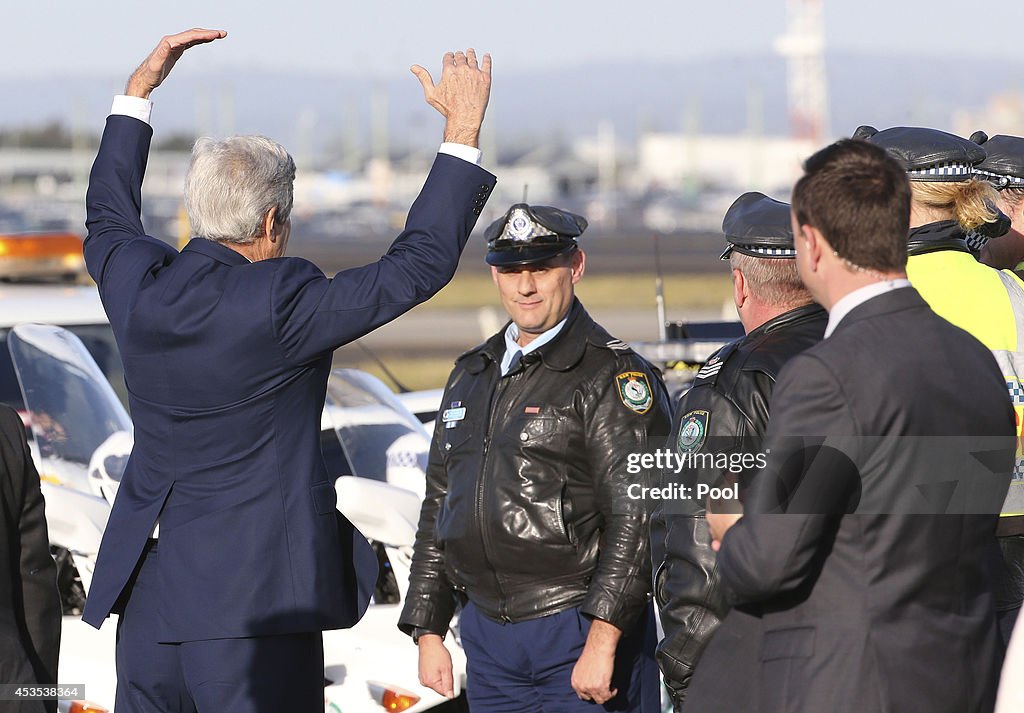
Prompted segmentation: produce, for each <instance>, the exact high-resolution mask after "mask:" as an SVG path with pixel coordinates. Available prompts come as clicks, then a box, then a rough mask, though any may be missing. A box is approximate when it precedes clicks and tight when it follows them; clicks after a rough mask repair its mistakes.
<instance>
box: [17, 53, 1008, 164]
mask: <svg viewBox="0 0 1024 713" xmlns="http://www.w3.org/2000/svg"><path fill="white" fill-rule="evenodd" d="M959 54H960V55H963V54H964V53H959ZM826 61H827V66H828V74H829V90H830V100H831V125H832V129H833V134H834V135H836V136H839V135H843V134H847V135H848V134H849V133H850V132H851V131H852V130H853V129H854V128H855V127H856V126H858V125H859V124H863V123H871V124H875V125H876V126H878V127H880V128H881V127H885V126H889V125H893V124H900V123H911V124H928V125H934V126H937V127H940V128H950V123H951V121H950V117H951V114H952V113H953V112H954V111H955V110H957V109H961V108H967V109H972V110H975V111H977V110H981V109H982V108H983V107H984V105H985V103H986V101H987V99H988V98H989V97H990V96H991V95H993V94H995V93H997V92H1000V91H1006V90H1008V89H1019V88H1021V87H1024V60H1021V61H1019V62H1016V63H1008V62H1006V61H1000V62H996V63H993V62H990V61H988V60H986V59H985V57H984V54H983V53H981V52H979V53H976V55H975V56H954V57H952V58H950V59H948V60H936V59H929V58H925V59H919V58H908V57H879V56H865V55H860V54H853V53H847V52H835V53H832V54H830V55H829V56H828V57H827V60H826ZM123 81H124V78H123V77H121V78H117V77H88V78H73V79H53V80H49V81H41V80H38V79H33V80H18V79H3V80H0V96H3V97H4V99H5V101H4V104H5V106H4V113H3V117H2V119H0V126H5V127H12V126H23V125H25V124H28V123H33V122H42V121H45V120H48V119H54V118H56V119H61V120H63V121H64V122H65V123H67V124H69V125H71V126H73V127H78V128H81V129H84V130H88V131H91V132H97V131H99V129H100V127H101V126H102V117H103V116H104V115H105V113H106V111H107V108H108V106H109V100H110V96H111V95H112V94H113V93H115V92H116V91H118V90H119V89H120V87H121V85H122V83H123ZM375 87H376V88H377V91H379V92H381V93H383V94H385V95H386V96H387V97H388V112H387V115H388V124H389V127H390V142H391V146H392V147H393V148H399V149H400V148H404V147H406V146H414V147H429V146H432V145H433V143H434V141H435V140H436V139H437V135H438V133H439V131H440V120H439V118H437V117H436V116H435V115H434V114H433V112H432V110H430V109H429V108H427V107H426V106H425V105H423V104H422V96H421V93H420V90H419V87H418V85H417V83H416V80H415V78H414V77H412V75H405V74H404V73H403V74H396V75H395V77H394V78H392V79H389V80H386V81H381V82H375V83H374V82H369V81H366V80H361V79H355V78H352V77H344V76H330V75H325V74H317V75H313V74H297V73H282V72H275V71H265V70H260V69H257V68H240V69H239V70H238V71H235V72H232V73H230V74H229V73H225V72H221V73H217V74H202V73H201V72H200V71H199V70H194V69H193V70H191V71H184V72H181V73H180V75H177V76H175V77H174V78H173V80H172V81H170V82H169V83H168V85H167V86H166V87H164V88H161V89H160V90H158V93H157V94H156V95H155V99H156V100H157V107H156V112H155V115H154V122H155V124H156V125H157V127H158V129H159V131H160V132H161V133H162V134H164V135H166V134H169V133H171V132H176V131H190V132H191V131H199V132H203V133H213V134H223V133H226V132H228V131H232V132H237V133H250V132H252V133H257V132H258V133H265V134H267V135H270V136H274V137H275V138H278V139H279V140H281V141H282V142H283V143H285V144H286V145H288V146H289V148H291V149H292V150H293V152H297V153H301V152H306V153H310V152H316V153H318V154H319V153H320V152H323V151H329V152H331V153H332V154H333V153H341V152H343V151H345V150H350V149H349V148H348V147H351V146H353V145H355V144H358V146H359V147H360V149H361V150H362V151H363V153H364V154H365V153H368V152H369V150H370V146H371V144H372V140H371V138H370V133H369V123H370V118H369V117H370V104H371V101H370V96H371V93H372V92H373V90H374V88H375ZM758 96H759V97H760V104H761V107H762V111H761V115H762V121H763V127H762V130H763V132H764V133H769V134H783V133H786V132H787V117H786V108H785V106H786V104H785V102H786V97H785V65H784V62H783V60H782V59H780V58H779V57H776V56H772V55H766V56H745V57H734V58H708V59H703V60H698V61H690V62H678V63H646V64H644V63H630V64H608V65H596V66H591V67H582V66H581V67H575V68H555V69H552V70H550V71H546V72H543V73H533V74H508V75H505V74H502V73H500V72H499V73H498V74H497V75H496V77H495V94H494V96H493V98H492V104H491V109H490V114H491V116H490V119H491V121H490V123H491V128H492V130H493V132H494V134H495V135H496V140H497V145H498V146H499V148H506V147H509V148H510V147H512V146H522V145H525V144H533V143H537V142H543V141H551V140H555V141H558V140H565V139H569V138H571V137H574V136H578V135H581V134H592V133H593V132H594V131H595V130H596V128H597V126H598V124H599V123H600V122H601V121H602V120H605V119H607V120H610V121H611V122H612V123H613V124H614V125H615V128H616V135H617V137H619V138H620V139H621V140H624V141H629V140H631V139H632V138H633V137H635V135H636V133H637V131H638V129H640V128H655V129H660V130H682V127H683V126H684V124H685V123H686V122H687V121H688V120H689V121H690V122H693V117H695V116H696V117H697V120H696V123H697V126H698V127H699V129H700V130H702V131H707V132H715V133H731V132H738V131H743V130H745V129H746V127H747V122H748V118H747V117H748V98H749V97H755V100H756V97H758ZM268 98H269V99H268ZM687 117H689V119H687Z"/></svg>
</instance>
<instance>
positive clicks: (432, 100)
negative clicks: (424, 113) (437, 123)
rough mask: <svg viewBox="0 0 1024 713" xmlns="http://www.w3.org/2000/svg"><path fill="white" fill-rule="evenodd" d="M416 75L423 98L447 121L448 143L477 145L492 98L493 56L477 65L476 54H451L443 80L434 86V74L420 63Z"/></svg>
mask: <svg viewBox="0 0 1024 713" xmlns="http://www.w3.org/2000/svg"><path fill="white" fill-rule="evenodd" d="M412 73H413V74H415V75H416V78H417V79H419V80H420V84H422V85H423V96H424V97H425V98H426V100H427V103H428V104H430V106H432V107H434V108H435V109H437V110H438V111H439V112H440V113H441V116H443V117H444V118H445V120H446V123H445V127H444V140H445V141H446V142H451V143H456V144H465V145H466V146H477V145H478V144H479V143H480V125H481V124H482V123H483V120H484V112H485V111H486V110H487V101H488V99H489V98H490V96H491V56H490V55H489V54H485V55H484V58H483V61H482V62H480V64H479V66H478V65H477V59H476V51H475V50H474V49H473V48H470V49H468V50H466V51H465V52H464V53H463V52H448V53H446V54H445V55H444V57H443V58H442V59H441V79H440V81H439V82H438V83H437V84H434V80H433V78H431V76H430V72H428V71H427V70H426V69H424V68H423V67H421V66H420V65H418V64H414V65H413V66H412Z"/></svg>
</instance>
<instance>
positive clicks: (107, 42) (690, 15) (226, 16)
mask: <svg viewBox="0 0 1024 713" xmlns="http://www.w3.org/2000/svg"><path fill="white" fill-rule="evenodd" d="M824 2H825V23H826V36H827V39H828V43H829V47H830V49H833V50H852V51H858V52H868V53H878V54H922V53H924V54H934V55H936V56H943V55H945V56H946V57H948V56H949V55H950V53H959V52H971V53H983V54H985V55H988V56H991V57H992V58H993V59H994V60H998V59H999V58H1010V57H1015V56H1016V57H1020V56H1022V55H1024V53H1022V52H1021V51H1020V49H1019V48H1020V46H1021V38H1022V37H1024V3H1022V2H1020V1H1019V0H1004V1H1003V2H994V1H992V0H975V1H974V2H971V3H967V2H965V1H964V0H888V1H881V0H861V1H858V2H854V1H853V0H824ZM785 6H786V0H718V1H717V2H716V1H714V0H701V1H699V2H695V1H694V0H656V1H650V0H649V1H643V0H639V1H634V2H622V0H586V1H583V0H546V1H545V0H514V1H513V2H509V1H507V0H506V1H505V2H496V1H494V0H492V1H491V2H485V1H481V0H477V2H466V1H463V2H452V1H451V0H378V2H367V1H366V0H363V1H362V2H349V1H346V0H285V1H284V2H276V3H270V2H266V3H264V2H253V1H252V0H164V1H163V2H145V1H144V0H141V1H140V0H93V2H81V1H80V0H4V3H3V10H2V14H0V17H3V21H4V25H5V28H4V32H3V38H2V40H0V78H10V77H26V76H29V77H40V78H44V77H49V76H53V75H62V76H66V77H72V76H96V75H110V76H127V74H129V73H130V72H131V70H132V69H133V68H134V67H135V66H136V65H137V64H138V62H139V61H141V59H142V58H143V57H144V56H145V55H146V54H147V53H148V52H149V50H150V49H152V47H153V46H154V45H155V44H156V42H157V40H158V39H159V38H160V37H161V36H162V35H165V34H170V33H173V32H177V31H180V30H182V29H186V28H188V27H193V26H200V27H211V28H216V29H225V30H227V31H228V32H229V37H228V39H227V40H226V41H223V42H222V43H220V46H217V47H205V48H198V49H197V50H194V52H195V54H196V55H199V53H200V52H202V55H201V56H193V57H191V61H192V64H193V65H194V66H192V67H189V68H188V69H185V70H184V71H206V70H215V71H223V70H230V69H231V68H233V67H266V68H268V69H280V70H302V71H304V72H309V73H311V74H314V73H326V74H346V75H357V76H358V75H362V76H368V77H373V78H387V77H394V76H397V75H398V74H399V73H402V72H406V71H408V66H409V65H410V64H412V63H420V64H424V65H425V66H427V67H428V68H429V69H432V70H433V69H434V68H435V67H436V66H437V65H438V64H439V61H440V56H441V54H442V53H443V52H445V51H446V50H448V49H453V48H464V47H468V46H474V47H476V48H477V50H479V51H487V52H490V53H491V54H492V56H493V57H494V67H495V72H496V73H498V72H502V71H509V72H515V73H527V72H536V73H537V76H538V79H542V77H543V71H544V69H545V68H546V67H550V66H552V65H553V64H562V65H571V66H586V65H588V64H595V63H603V62H616V63H617V62H622V63H628V62H630V61H639V60H678V59H689V58H694V57H700V56H707V55H719V56H729V55H749V54H758V53H764V52H768V51H770V50H771V47H772V42H773V40H774V38H775V37H777V36H778V35H780V34H781V33H782V31H783V29H784V26H785ZM199 67H201V68H202V70H199V69H197V68H199Z"/></svg>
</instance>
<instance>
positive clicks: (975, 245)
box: [964, 230, 989, 253]
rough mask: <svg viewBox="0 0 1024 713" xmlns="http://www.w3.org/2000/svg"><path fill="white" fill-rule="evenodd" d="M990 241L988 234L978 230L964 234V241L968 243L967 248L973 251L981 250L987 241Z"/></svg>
mask: <svg viewBox="0 0 1024 713" xmlns="http://www.w3.org/2000/svg"><path fill="white" fill-rule="evenodd" d="M988 241H989V237H988V236H987V235H982V234H981V233H979V232H977V231H976V230H969V231H967V233H965V234H964V242H966V243H967V249H968V250H970V251H971V252H975V253H976V252H981V249H982V248H983V247H985V243H987V242H988Z"/></svg>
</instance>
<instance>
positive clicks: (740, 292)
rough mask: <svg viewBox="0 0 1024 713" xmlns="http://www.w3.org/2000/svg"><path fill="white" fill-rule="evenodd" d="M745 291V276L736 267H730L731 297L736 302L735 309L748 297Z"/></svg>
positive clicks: (741, 305)
mask: <svg viewBox="0 0 1024 713" xmlns="http://www.w3.org/2000/svg"><path fill="white" fill-rule="evenodd" d="M749 296H750V295H749V293H748V292H747V278H746V277H744V275H743V271H742V270H738V269H737V268H735V267H734V268H733V269H732V299H733V301H734V302H735V303H736V309H740V308H741V307H743V305H744V303H746V301H747V298H748V297H749Z"/></svg>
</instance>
